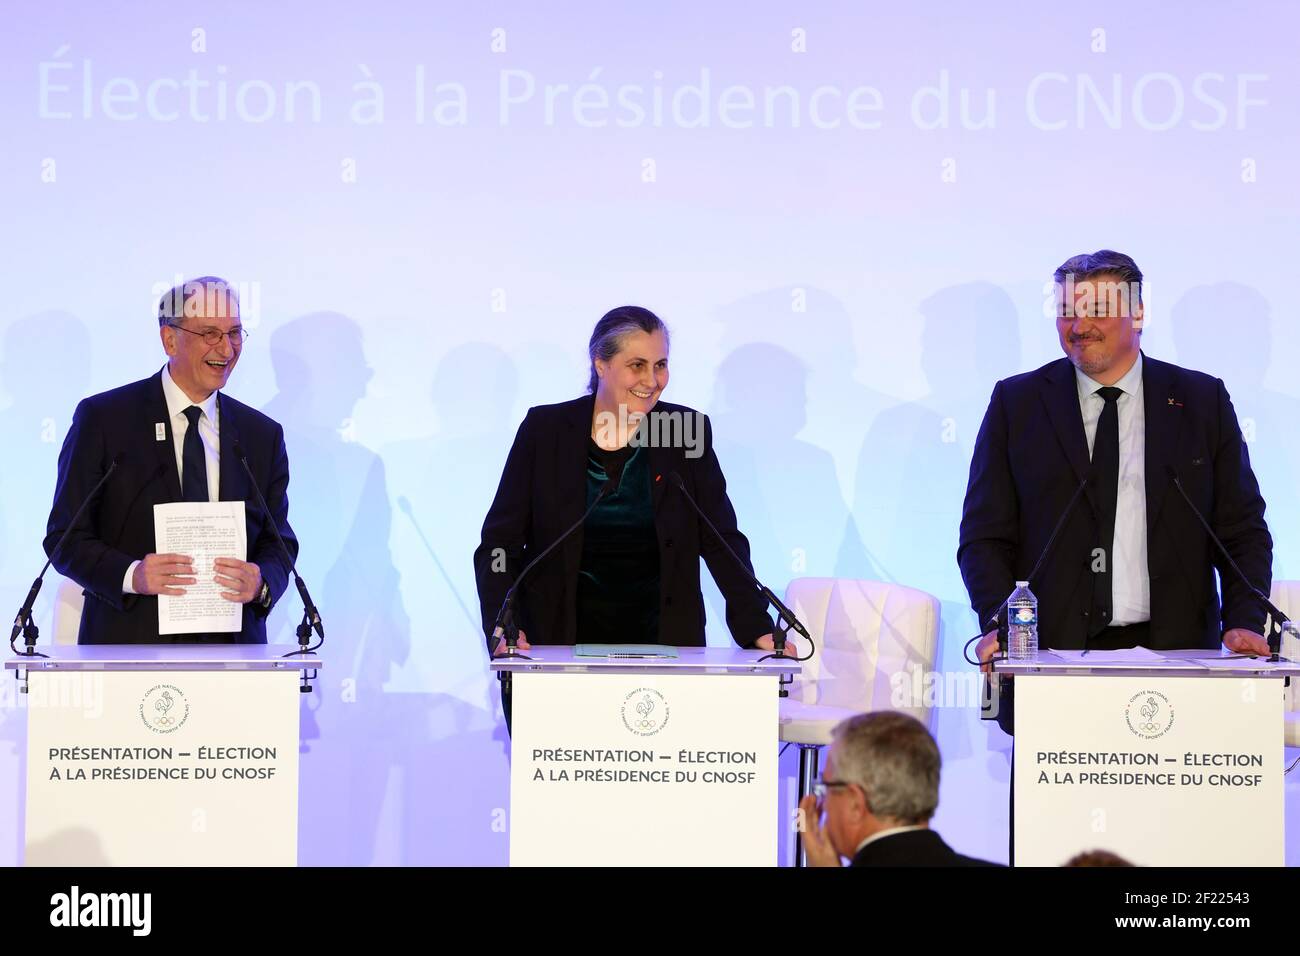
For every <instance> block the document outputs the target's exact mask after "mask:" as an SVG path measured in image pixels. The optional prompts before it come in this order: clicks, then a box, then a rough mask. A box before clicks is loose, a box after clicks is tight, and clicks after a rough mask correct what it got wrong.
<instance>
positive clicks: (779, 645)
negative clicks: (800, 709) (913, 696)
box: [668, 471, 816, 697]
mask: <svg viewBox="0 0 1300 956" xmlns="http://www.w3.org/2000/svg"><path fill="white" fill-rule="evenodd" d="M668 480H669V481H671V482H672V483H673V484H674V485H675V486H676V487H677V490H678V491H680V492H681V493H682V497H683V498H685V499H686V500H687V502H689V503H690V506H691V507H692V508H694V509H695V513H696V514H697V515H699V516H700V519H701V520H702V521H703V522H704V523H705V525H707V526H708V528H709V530H710V531H712V532H713V535H714V537H715V538H717V539H718V541H720V542H721V543H722V547H723V548H725V549H726V551H727V553H728V554H729V555H731V558H732V560H733V561H735V562H736V566H737V567H739V568H740V570H741V571H743V572H744V573H745V576H746V577H748V578H749V580H750V583H752V584H753V585H754V587H756V588H757V589H758V592H759V593H760V594H762V595H763V598H764V600H766V601H767V603H768V605H769V606H771V607H772V608H774V609H775V610H776V616H777V622H776V628H775V629H774V630H773V632H772V653H771V654H764V655H763V656H762V657H760V658H759V659H758V660H759V662H760V663H761V662H763V661H770V660H786V659H789V660H793V661H806V660H810V659H811V658H812V656H813V654H814V653H815V652H816V644H815V643H814V642H813V638H812V635H811V634H809V633H808V628H806V627H804V626H803V622H802V621H800V620H799V618H797V617H795V614H794V612H793V611H791V610H790V609H789V608H788V607H786V606H785V603H784V602H783V601H782V600H781V599H780V598H779V597H777V596H776V595H775V594H774V593H772V589H771V588H769V587H768V586H767V585H766V584H764V583H763V582H762V581H760V580H758V578H757V577H755V576H754V572H752V571H750V570H749V567H748V565H747V564H746V563H745V562H744V561H742V560H741V559H740V555H738V554H736V552H735V551H733V550H732V549H731V545H729V544H727V540H726V539H725V538H724V537H723V536H722V533H721V532H720V531H718V529H717V528H716V527H715V526H714V524H713V522H712V521H710V520H709V516H708V515H706V514H705V513H704V509H702V508H701V507H700V506H699V505H698V504H697V503H696V501H695V499H694V498H693V497H692V496H691V493H690V492H689V491H687V490H686V482H685V481H684V480H683V479H682V476H681V475H679V474H678V473H677V472H675V471H674V472H673V473H672V474H671V475H669V476H668ZM791 631H794V632H795V633H796V634H798V635H799V636H800V637H803V638H805V639H806V640H807V641H808V648H809V650H808V656H807V657H789V656H788V655H787V654H786V652H785V644H786V638H787V636H788V635H789V633H790V632H791ZM793 683H794V676H793V675H791V674H782V675H780V676H779V677H778V678H777V688H778V689H777V695H778V696H780V697H789V696H790V691H789V690H788V689H787V688H788V687H789V685H791V684H793Z"/></svg>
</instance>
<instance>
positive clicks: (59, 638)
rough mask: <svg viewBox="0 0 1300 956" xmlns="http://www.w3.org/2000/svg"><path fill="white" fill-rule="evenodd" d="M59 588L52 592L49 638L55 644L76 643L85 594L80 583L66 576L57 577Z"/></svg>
mask: <svg viewBox="0 0 1300 956" xmlns="http://www.w3.org/2000/svg"><path fill="white" fill-rule="evenodd" d="M58 581H59V589H58V591H56V592H55V594H54V627H53V631H54V633H53V635H52V636H51V638H50V639H51V640H52V641H53V642H54V643H55V644H75V643H77V632H78V631H80V630H81V609H82V608H83V607H85V605H86V595H85V594H84V593H83V592H82V588H81V585H80V584H78V583H77V582H75V581H69V580H68V579H67V578H59V579H58Z"/></svg>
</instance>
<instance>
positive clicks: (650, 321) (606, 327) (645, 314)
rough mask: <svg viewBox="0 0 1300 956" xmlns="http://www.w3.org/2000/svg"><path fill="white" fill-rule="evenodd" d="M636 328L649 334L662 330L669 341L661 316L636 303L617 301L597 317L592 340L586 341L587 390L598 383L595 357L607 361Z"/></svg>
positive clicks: (616, 352) (591, 390)
mask: <svg viewBox="0 0 1300 956" xmlns="http://www.w3.org/2000/svg"><path fill="white" fill-rule="evenodd" d="M637 332H646V333H649V334H651V335H653V334H654V333H655V332H663V334H664V343H665V344H667V342H668V326H666V325H664V322H663V319H661V318H659V316H657V315H655V314H654V313H653V312H651V311H650V310H649V309H643V308H641V306H639V305H620V306H619V307H618V308H617V309H610V310H609V311H608V312H606V313H605V314H604V315H602V316H601V317H600V321H599V322H597V323H596V327H595V328H594V329H592V330H591V341H590V342H589V343H587V354H588V355H589V356H590V357H591V378H590V379H589V380H588V382H587V391H588V392H592V393H594V392H595V391H596V387H597V386H598V385H600V376H599V375H598V374H596V360H597V359H599V360H600V361H602V362H608V361H609V360H610V359H612V358H613V357H614V356H615V355H617V354H618V353H619V351H620V350H621V349H622V348H623V344H624V342H625V341H626V340H627V337H628V336H629V335H633V334H635V333H637Z"/></svg>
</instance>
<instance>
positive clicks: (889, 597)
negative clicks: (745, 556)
mask: <svg viewBox="0 0 1300 956" xmlns="http://www.w3.org/2000/svg"><path fill="white" fill-rule="evenodd" d="M785 603H786V604H787V605H788V606H789V607H790V609H791V610H792V611H793V612H794V613H795V615H796V616H797V617H798V618H799V620H801V621H803V623H804V624H805V625H806V626H807V628H808V631H809V633H810V634H812V636H813V639H814V640H815V641H816V644H817V653H816V654H815V655H814V656H813V658H812V660H810V661H807V662H806V663H804V665H803V671H802V673H801V674H800V675H799V677H798V678H796V680H795V682H794V684H792V685H791V687H790V696H789V697H788V698H785V699H783V700H782V701H781V707H780V715H781V723H780V737H781V740H782V741H784V742H786V743H793V744H797V745H798V747H799V797H800V799H802V798H803V797H804V795H805V794H807V793H809V792H810V791H811V790H812V786H813V784H814V782H815V781H816V780H817V773H818V762H819V761H818V756H819V749H818V748H820V747H824V746H825V745H827V744H829V743H830V741H831V730H832V728H834V727H835V725H836V724H838V723H839V722H840V721H841V720H843V719H844V718H846V717H851V716H853V715H854V714H860V713H863V712H865V711H869V710H898V711H902V712H904V713H908V714H911V715H912V716H913V717H916V718H917V719H918V720H920V721H921V722H922V723H923V724H925V725H926V726H929V722H930V713H929V708H928V707H926V706H924V701H925V698H924V696H923V697H922V698H921V699H920V700H918V699H915V695H914V693H913V688H914V687H915V686H916V683H917V681H920V680H922V679H923V678H924V676H925V675H926V674H927V673H929V672H930V671H932V670H933V669H934V660H935V654H936V652H937V650H938V644H939V600H938V599H937V598H935V597H933V596H932V595H929V594H926V593H925V592H924V591H918V590H916V589H915V588H908V587H903V586H901V585H897V584H885V583H883V582H880V581H855V580H851V579H847V578H796V579H795V580H793V581H791V582H790V585H789V587H787V588H786V591H785ZM802 650H803V652H804V653H807V649H806V648H804V649H802ZM918 675H919V676H918ZM900 691H901V693H900ZM795 861H796V865H798V866H803V865H804V862H805V860H804V855H803V845H802V839H801V837H800V835H799V832H798V830H796V831H795Z"/></svg>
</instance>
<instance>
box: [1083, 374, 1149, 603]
mask: <svg viewBox="0 0 1300 956" xmlns="http://www.w3.org/2000/svg"><path fill="white" fill-rule="evenodd" d="M1074 375H1075V381H1076V382H1077V383H1078V386H1079V411H1080V412H1082V413H1083V430H1084V433H1085V434H1086V435H1087V436H1088V454H1089V455H1091V454H1092V447H1093V445H1094V443H1095V442H1096V438H1097V422H1098V421H1099V420H1100V419H1101V412H1102V409H1103V408H1105V406H1106V400H1105V399H1104V398H1102V397H1101V396H1100V395H1098V394H1097V389H1099V388H1102V387H1103V386H1102V384H1101V383H1100V382H1097V381H1094V380H1093V379H1091V378H1089V377H1088V376H1087V375H1085V374H1084V373H1083V372H1081V371H1079V370H1078V369H1077V368H1076V369H1075V370H1074ZM1115 387H1116V388H1118V389H1119V390H1120V391H1122V392H1123V393H1124V394H1123V395H1121V396H1120V397H1119V399H1118V401H1117V405H1118V408H1117V411H1118V412H1119V488H1118V495H1117V497H1116V500H1115V541H1114V544H1113V545H1112V546H1111V549H1110V554H1109V556H1108V557H1109V560H1110V563H1111V564H1110V573H1111V578H1110V580H1111V600H1112V602H1113V603H1112V607H1111V619H1110V623H1111V624H1114V625H1122V624H1137V623H1139V622H1141V621H1149V620H1150V619H1151V573H1150V571H1149V570H1148V568H1147V486H1146V472H1147V469H1146V412H1145V410H1144V408H1143V405H1142V353H1141V352H1139V353H1138V357H1137V361H1136V362H1134V363H1133V367H1132V368H1131V369H1129V370H1128V372H1127V373H1126V374H1125V375H1124V377H1123V378H1121V379H1120V380H1119V381H1118V382H1116V383H1115Z"/></svg>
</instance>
